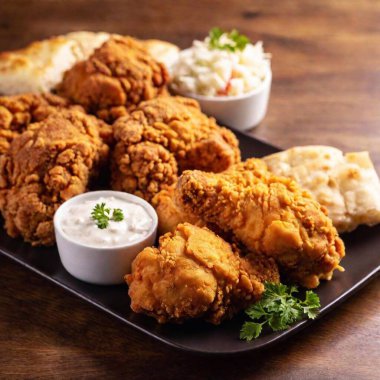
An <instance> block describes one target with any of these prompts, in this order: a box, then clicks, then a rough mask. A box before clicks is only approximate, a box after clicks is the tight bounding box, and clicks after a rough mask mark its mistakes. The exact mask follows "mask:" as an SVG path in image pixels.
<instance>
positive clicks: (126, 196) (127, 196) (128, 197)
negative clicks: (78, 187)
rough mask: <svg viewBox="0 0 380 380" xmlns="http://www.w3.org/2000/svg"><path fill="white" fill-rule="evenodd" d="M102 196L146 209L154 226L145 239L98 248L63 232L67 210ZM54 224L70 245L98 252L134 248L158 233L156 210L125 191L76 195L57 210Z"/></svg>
mask: <svg viewBox="0 0 380 380" xmlns="http://www.w3.org/2000/svg"><path fill="white" fill-rule="evenodd" d="M101 196H114V197H115V198H117V197H119V198H124V200H128V201H129V202H131V203H137V204H139V205H141V206H142V207H144V208H145V210H146V211H147V212H148V213H149V215H150V216H151V218H152V219H153V223H152V226H151V228H150V229H149V231H148V233H147V234H146V235H145V236H143V237H141V238H139V239H137V240H135V241H133V242H129V243H124V244H120V245H115V246H112V247H96V246H94V245H89V244H85V243H81V242H78V241H77V240H75V239H73V238H72V237H70V236H69V235H67V234H66V233H65V232H64V231H63V229H62V226H61V223H60V221H61V218H62V215H63V213H64V212H65V210H66V208H67V207H68V206H70V205H72V204H75V203H77V202H79V201H80V200H81V199H86V198H88V200H90V199H92V198H93V197H94V198H96V197H101ZM53 224H54V230H55V233H56V234H57V233H59V234H60V235H61V236H62V237H63V238H64V239H65V240H67V241H69V242H70V243H73V244H75V245H77V246H78V247H83V248H90V249H93V250H97V251H108V252H112V251H113V250H120V249H122V248H132V247H134V246H136V245H138V244H140V243H141V242H143V241H144V240H146V239H148V238H149V237H151V236H152V235H154V234H155V233H156V232H157V227H158V215H157V213H156V210H155V209H154V208H153V206H152V205H151V204H150V203H149V202H147V201H146V200H145V199H143V198H140V197H138V196H137V195H134V194H130V193H127V192H123V191H116V190H96V191H87V192H85V193H81V194H78V195H75V196H74V197H72V198H70V199H68V200H67V201H65V202H63V203H62V204H61V205H60V206H59V207H58V209H57V210H56V212H55V214H54V218H53ZM57 245H58V244H57Z"/></svg>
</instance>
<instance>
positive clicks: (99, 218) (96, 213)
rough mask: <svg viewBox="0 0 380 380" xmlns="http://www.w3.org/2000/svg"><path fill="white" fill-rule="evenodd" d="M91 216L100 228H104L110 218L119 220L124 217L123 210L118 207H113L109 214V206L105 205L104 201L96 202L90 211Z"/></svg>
mask: <svg viewBox="0 0 380 380" xmlns="http://www.w3.org/2000/svg"><path fill="white" fill-rule="evenodd" d="M91 218H92V219H93V220H94V221H95V223H96V225H97V226H98V228H100V229H102V230H103V229H105V228H107V227H108V226H109V222H110V220H113V221H115V222H121V221H122V220H123V219H124V214H123V211H122V210H121V209H120V208H114V209H113V210H112V214H111V208H109V207H106V204H105V203H104V202H102V203H97V204H96V205H95V207H94V208H93V209H92V211H91Z"/></svg>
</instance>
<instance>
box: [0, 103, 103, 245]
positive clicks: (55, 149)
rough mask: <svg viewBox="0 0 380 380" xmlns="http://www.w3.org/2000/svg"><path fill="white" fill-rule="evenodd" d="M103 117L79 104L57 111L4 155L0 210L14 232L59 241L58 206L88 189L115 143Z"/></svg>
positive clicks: (32, 240) (43, 242) (42, 241)
mask: <svg viewBox="0 0 380 380" xmlns="http://www.w3.org/2000/svg"><path fill="white" fill-rule="evenodd" d="M98 122H99V121H98V120H97V119H95V118H94V117H92V116H89V115H85V114H84V113H83V112H81V111H77V110H62V111H61V112H59V113H57V112H56V113H53V114H51V115H50V116H49V117H47V118H46V119H44V120H43V121H41V122H39V123H34V124H31V125H30V126H29V128H28V130H26V131H25V132H23V133H22V134H21V135H19V136H18V137H16V138H15V139H14V140H13V142H12V143H11V146H10V148H9V150H8V151H7V153H6V154H4V155H2V156H0V211H1V213H2V215H3V217H4V220H5V229H6V231H7V233H8V234H9V235H10V236H12V237H17V236H20V235H21V236H22V237H23V238H24V240H25V241H27V242H30V243H31V244H32V245H52V244H54V241H55V239H54V230H53V216H54V213H55V211H56V210H57V208H58V207H59V206H60V204H61V203H63V202H64V201H65V200H67V199H69V198H71V197H73V196H74V195H77V194H81V193H83V192H85V191H86V190H87V188H88V185H89V183H90V181H91V179H92V178H94V177H95V176H97V175H98V172H99V169H100V168H101V167H102V166H103V165H104V164H105V162H106V159H107V156H108V149H109V148H108V146H107V145H105V144H104V143H103V142H102V140H101V139H100V137H99V132H98Z"/></svg>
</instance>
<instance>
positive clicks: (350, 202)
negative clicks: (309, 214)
mask: <svg viewBox="0 0 380 380" xmlns="http://www.w3.org/2000/svg"><path fill="white" fill-rule="evenodd" d="M264 161H265V162H266V163H267V165H268V168H269V170H271V171H272V172H273V173H275V174H277V175H282V176H286V177H291V178H293V179H295V180H296V181H297V182H298V183H299V184H300V185H301V186H303V187H304V188H305V189H307V190H309V191H310V192H311V193H312V194H313V195H314V197H315V198H316V199H317V201H318V202H319V203H320V204H322V205H323V206H325V207H326V208H327V210H328V212H329V216H330V218H331V219H332V221H333V223H334V225H335V227H336V228H337V229H338V231H339V232H348V231H352V230H354V229H355V228H356V227H357V226H358V225H359V224H367V225H370V226H371V225H374V224H377V223H380V181H379V177H378V176H377V173H376V171H375V168H374V167H373V164H372V161H371V159H370V157H369V154H368V152H360V153H347V154H345V155H344V154H343V153H342V152H341V151H340V150H339V149H336V148H332V147H328V146H303V147H295V148H291V149H289V150H286V151H283V152H279V153H275V154H272V155H270V156H267V157H264Z"/></svg>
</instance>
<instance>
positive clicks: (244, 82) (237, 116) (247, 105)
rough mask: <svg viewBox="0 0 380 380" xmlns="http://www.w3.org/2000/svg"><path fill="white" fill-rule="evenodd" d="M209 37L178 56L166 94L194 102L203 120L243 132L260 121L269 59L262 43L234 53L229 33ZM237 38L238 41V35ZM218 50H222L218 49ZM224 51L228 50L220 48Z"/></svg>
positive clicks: (267, 92)
mask: <svg viewBox="0 0 380 380" xmlns="http://www.w3.org/2000/svg"><path fill="white" fill-rule="evenodd" d="M217 32H218V33H219V34H218V35H217V37H216V38H215V36H214V37H213V35H212V33H213V32H212V31H211V33H210V35H209V37H207V38H205V40H204V41H194V42H193V45H192V47H191V48H189V49H185V50H182V51H181V52H180V54H179V58H178V61H177V63H176V64H175V66H174V69H173V79H172V84H171V88H172V90H173V91H174V92H175V93H177V94H179V95H182V96H188V97H191V98H194V99H196V100H197V101H198V102H199V103H200V105H201V108H202V110H203V112H205V113H206V114H208V115H210V116H214V117H215V118H216V119H217V120H218V121H219V122H220V123H222V124H226V125H228V126H229V127H232V128H235V129H238V130H246V129H250V128H252V127H254V126H256V125H258V124H259V123H260V122H261V121H262V120H263V118H264V116H265V114H266V111H267V107H268V102H269V95H270V88H271V82H272V71H271V67H270V55H269V54H267V53H265V52H264V49H263V44H262V42H260V41H259V42H257V43H256V44H252V43H249V40H248V39H247V38H246V37H245V36H243V38H245V41H244V46H243V47H241V48H238V47H237V45H236V44H237V43H238V42H237V40H236V39H235V40H233V39H231V36H233V37H234V38H236V35H238V32H237V31H234V32H232V33H236V34H235V36H234V35H232V34H231V32H230V33H223V32H222V31H220V30H218V31H217ZM238 38H241V37H240V35H238ZM220 45H222V47H221V48H219V47H220ZM226 45H227V47H228V48H230V49H228V48H226Z"/></svg>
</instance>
